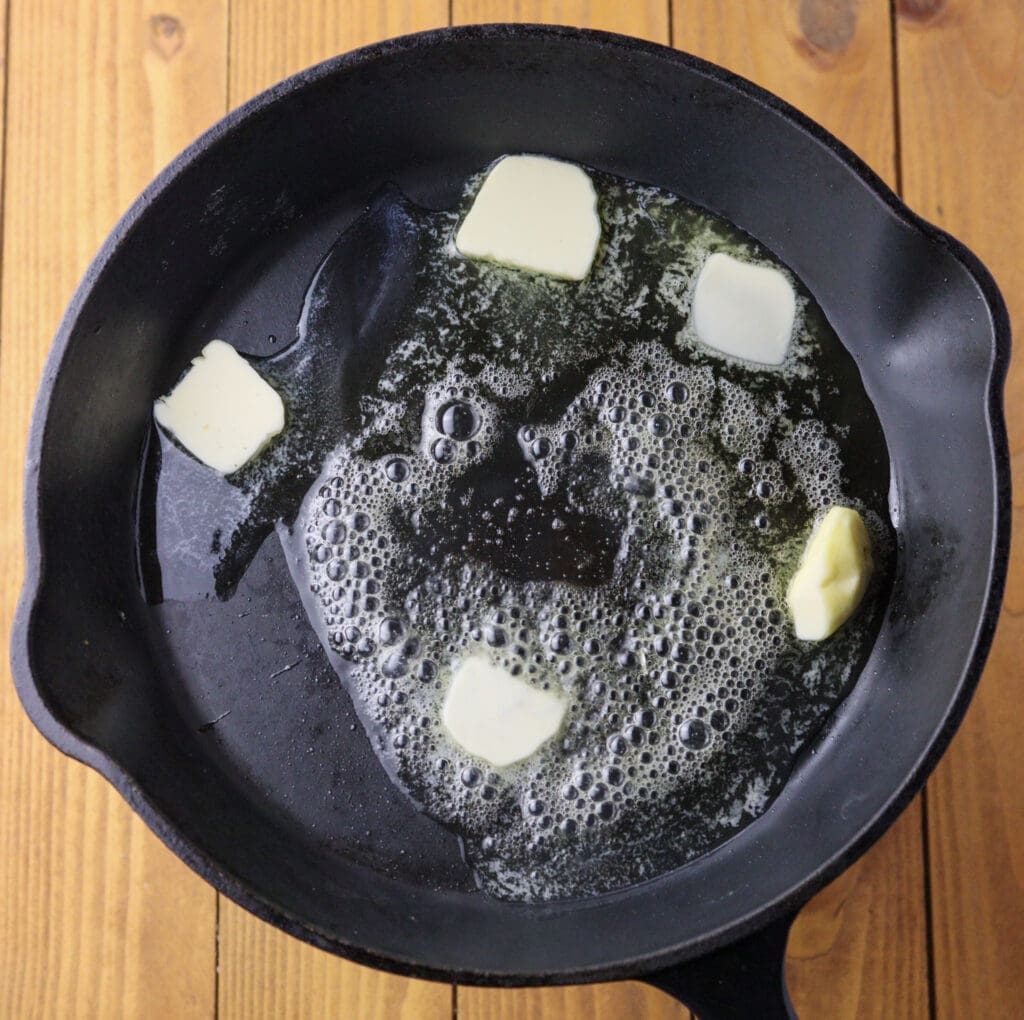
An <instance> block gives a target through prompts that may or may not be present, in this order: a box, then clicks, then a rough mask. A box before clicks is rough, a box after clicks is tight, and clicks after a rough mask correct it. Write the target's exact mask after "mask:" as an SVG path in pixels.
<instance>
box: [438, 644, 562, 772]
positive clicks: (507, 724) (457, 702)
mask: <svg viewBox="0 0 1024 1020" xmlns="http://www.w3.org/2000/svg"><path fill="white" fill-rule="evenodd" d="M567 707H568V706H567V705H566V702H565V700H564V699H563V698H562V697H561V696H560V695H558V694H555V693H553V692H551V691H543V690H541V689H540V688H538V687H534V686H533V685H532V684H528V683H526V681H525V680H520V679H519V678H518V677H515V676H513V675H512V674H511V673H509V672H508V671H507V670H504V669H502V668H501V667H500V666H496V665H494V663H492V662H491V661H490V660H489V659H487V658H485V657H484V656H482V655H471V656H469V658H467V659H466V660H465V661H464V662H463V663H462V664H461V665H460V666H459V668H458V669H457V670H456V671H455V675H454V676H453V677H452V682H451V686H450V687H449V688H448V694H447V696H446V697H445V700H444V707H443V709H442V712H441V720H442V722H443V723H444V727H445V729H446V730H447V731H448V733H449V734H450V735H451V736H452V738H453V739H454V740H455V742H456V743H457V744H459V745H460V746H461V747H463V748H464V749H465V750H467V751H469V753H470V754H472V755H475V756H476V757H477V758H483V759H484V761H487V762H490V764H492V765H495V766H497V767H499V768H500V767H501V766H503V765H511V764H513V762H517V761H522V760H523V759H524V758H529V757H530V755H531V754H533V753H534V752H535V751H537V750H538V748H540V746H541V744H543V743H545V742H546V741H548V740H550V739H551V738H552V737H553V736H554V735H555V734H556V733H557V732H558V731H559V730H560V729H561V728H562V721H563V720H564V719H565V712H566V708H567Z"/></svg>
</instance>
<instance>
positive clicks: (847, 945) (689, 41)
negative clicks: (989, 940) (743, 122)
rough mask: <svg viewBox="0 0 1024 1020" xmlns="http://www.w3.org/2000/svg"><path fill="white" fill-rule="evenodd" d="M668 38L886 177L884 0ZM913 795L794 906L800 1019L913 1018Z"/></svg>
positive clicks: (919, 964)
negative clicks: (856, 858)
mask: <svg viewBox="0 0 1024 1020" xmlns="http://www.w3.org/2000/svg"><path fill="white" fill-rule="evenodd" d="M673 9H674V17H673V28H674V35H673V42H674V44H675V45H676V46H678V47H679V48H681V49H684V50H689V51H690V52H693V53H696V54H697V55H699V56H702V57H706V58H707V59H709V60H713V61H714V62H715V63H719V64H722V65H723V66H725V67H728V68H729V69H730V70H733V71H736V72H737V73H739V74H742V75H743V76H744V77H747V78H750V79H751V80H753V81H755V82H757V83H758V84H759V85H763V86H764V87H765V88H767V89H770V90H771V91H772V92H775V93H776V94H777V95H779V96H781V97H782V98H783V99H785V100H787V101H788V102H790V103H792V104H793V105H794V106H796V107H797V108H798V109H800V110H802V111H803V112H804V113H806V114H808V115H809V116H810V117H813V118H814V119H815V120H817V121H819V122H820V123H822V124H823V125H824V126H825V127H827V128H828V129H829V130H830V131H832V132H833V133H835V134H836V135H837V136H838V137H839V138H841V139H842V140H843V141H844V142H845V143H846V144H847V145H849V146H850V147H851V148H852V149H853V150H854V151H855V152H857V153H858V154H859V155H860V156H862V157H863V158H864V159H865V160H866V161H867V162H868V163H869V164H870V165H871V166H872V167H873V168H874V169H875V170H876V171H877V172H878V173H879V174H880V175H881V176H882V177H883V178H885V179H886V180H887V181H889V183H890V184H893V183H894V182H895V180H896V156H895V152H896V139H895V129H894V116H893V114H894V100H893V81H892V74H891V69H892V50H891V21H890V10H889V3H888V0H862V2H856V0H820V2H818V0H789V2H781V3H778V2H775V3H758V4H748V3H745V2H743V0H723V2H720V3H701V4H692V3H686V2H681V0H675V3H674V8H673ZM921 831H922V822H921V808H920V804H919V803H918V802H915V803H914V804H913V805H912V806H911V807H910V808H909V809H908V811H907V812H906V814H905V815H904V816H903V817H902V818H901V819H900V821H899V822H898V823H897V825H896V826H895V827H894V828H893V830H892V831H891V832H889V833H888V834H887V835H886V836H885V837H884V838H883V839H882V841H881V842H880V843H879V844H878V845H877V846H875V847H874V848H873V849H872V850H871V851H870V852H869V853H868V855H867V856H866V857H865V858H864V859H863V860H861V861H860V862H858V863H857V864H856V865H854V867H853V868H851V869H850V870H849V871H848V872H847V873H846V874H844V875H842V876H841V877H840V878H839V879H838V880H837V881H836V882H835V883H834V884H833V885H832V886H830V887H829V888H827V889H825V890H824V891H823V892H822V893H821V894H820V895H819V896H817V897H816V898H815V899H814V900H813V901H812V902H811V903H810V904H809V905H808V906H807V907H806V908H805V909H804V910H803V912H802V913H801V915H800V917H799V919H798V920H797V923H796V924H795V925H794V928H793V932H792V935H791V936H790V942H789V954H788V960H787V976H788V979H789V984H790V992H791V995H792V997H793V1002H794V1005H795V1006H796V1007H797V1009H798V1011H799V1012H800V1013H801V1015H802V1016H804V1017H811V1018H813V1017H829V1018H841V1017H851V1018H852V1017H857V1018H861V1017H879V1018H882V1017H892V1016H899V1017H924V1016H927V1014H928V1006H929V1000H928V961H927V930H926V913H925V901H924V869H923V855H922V840H921Z"/></svg>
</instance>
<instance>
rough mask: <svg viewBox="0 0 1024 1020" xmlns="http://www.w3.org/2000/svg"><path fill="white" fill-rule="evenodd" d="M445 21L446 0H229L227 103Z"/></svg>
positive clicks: (234, 103)
mask: <svg viewBox="0 0 1024 1020" xmlns="http://www.w3.org/2000/svg"><path fill="white" fill-rule="evenodd" d="M447 24H448V2H447V0H388V2H386V3H374V4H363V3H336V2H335V3H332V2H330V0H310V2H303V3H301V4H282V3H275V2H274V0H232V5H231V60H230V67H231V80H230V96H231V105H232V106H237V105H238V104H239V103H242V102H245V100H246V99H250V98H251V97H252V96H254V95H256V93H258V92H261V91H262V90H263V89H265V88H269V87H270V86H271V85H273V84H275V83H276V82H278V81H280V80H281V79H282V78H287V77H288V75H290V74H295V72H296V71H301V70H302V69H303V68H304V67H309V66H310V65H311V64H316V63H318V62H319V61H321V60H326V59H327V58H328V57H333V56H335V54H338V53H345V52H346V51H347V50H353V49H356V48H357V47H359V46H366V45H367V44H368V43H371V42H376V41H377V40H378V39H387V38H389V37H390V36H395V35H404V34H405V33H406V32H421V31H424V30H425V29H428V28H438V27H439V26H443V25H447Z"/></svg>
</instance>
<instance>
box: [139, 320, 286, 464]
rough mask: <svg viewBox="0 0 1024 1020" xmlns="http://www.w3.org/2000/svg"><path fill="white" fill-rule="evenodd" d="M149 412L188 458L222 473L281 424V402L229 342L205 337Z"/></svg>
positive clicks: (262, 443)
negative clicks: (188, 365)
mask: <svg viewBox="0 0 1024 1020" xmlns="http://www.w3.org/2000/svg"><path fill="white" fill-rule="evenodd" d="M153 417H154V418H155V419H156V420H157V422H158V423H159V424H160V425H161V426H162V427H163V428H165V429H166V430H167V431H168V432H170V433H171V434H172V435H173V436H174V438H175V439H177V440H178V442H179V443H181V445H182V446H184V447H185V449H186V450H188V452H189V453H191V454H192V455H193V456H194V457H197V458H198V459H199V460H201V461H202V462H203V463H204V464H208V465H209V466H210V467H212V468H213V469H214V470H215V471H219V472H221V474H225V475H228V474H231V472H232V471H237V470H238V469H239V468H240V467H241V466H242V465H243V464H245V463H246V462H247V461H248V460H251V459H252V458H253V457H255V456H256V454H257V453H259V452H260V450H262V449H263V447H265V446H266V445H267V443H269V442H270V440H271V439H273V438H274V436H276V435H277V434H278V433H279V432H280V431H281V430H282V429H283V428H284V402H283V401H282V400H281V398H280V396H279V395H278V393H277V391H276V390H275V389H274V388H273V387H272V386H270V385H269V384H268V383H266V382H265V381H264V380H263V378H262V377H261V376H260V374H259V373H258V372H257V371H256V370H255V369H254V368H253V367H252V366H251V365H250V364H249V362H247V361H246V360H245V358H243V357H242V356H241V355H240V354H239V353H238V352H237V351H236V350H235V349H234V347H232V346H231V345H230V344H226V343H225V342H224V341H223V340H211V341H210V342H209V343H208V344H207V345H206V346H205V347H204V348H203V350H202V353H201V354H200V355H199V356H198V357H197V358H194V359H193V361H192V367H191V368H190V369H189V370H188V371H187V372H186V373H185V375H184V376H183V377H182V379H181V381H180V382H179V383H178V385H177V386H175V387H174V389H173V390H171V392H170V393H169V394H168V395H167V396H166V397H161V398H160V399H159V400H157V401H156V403H154V405H153Z"/></svg>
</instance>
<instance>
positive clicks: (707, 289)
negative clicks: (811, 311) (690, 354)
mask: <svg viewBox="0 0 1024 1020" xmlns="http://www.w3.org/2000/svg"><path fill="white" fill-rule="evenodd" d="M692 314H693V328H694V329H695V330H696V333H697V338H698V339H699V340H700V342H701V343H703V344H707V345H708V347H714V348H715V350H717V351H721V352H722V353H723V354H728V355H730V356H731V357H733V358H742V359H743V360H744V361H754V362H757V363H758V364H762V365H781V364H782V362H783V361H784V360H785V358H786V352H787V351H788V350H789V341H790V336H791V335H792V332H793V319H794V318H795V316H796V294H794V292H793V285H792V284H791V283H790V282H789V280H787V279H786V277H785V276H784V275H783V274H782V273H780V272H779V270H777V269H773V268H772V267H771V266H754V265H751V264H750V263H749V262H741V261H740V260H739V259H734V258H733V257H732V256H731V255H726V254H724V253H722V252H715V254H714V255H711V256H709V257H708V260H707V261H706V262H705V263H704V266H703V268H702V269H701V271H700V275H699V276H698V277H697V285H696V287H695V288H694V291H693V309H692Z"/></svg>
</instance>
